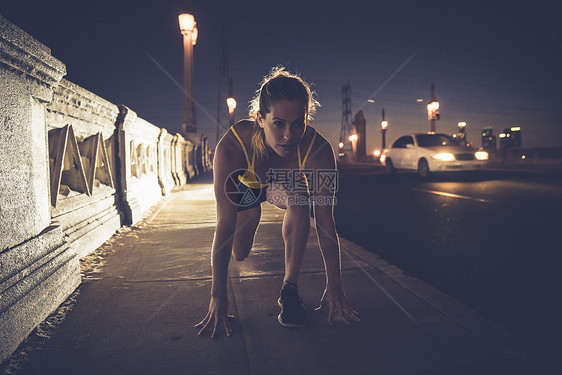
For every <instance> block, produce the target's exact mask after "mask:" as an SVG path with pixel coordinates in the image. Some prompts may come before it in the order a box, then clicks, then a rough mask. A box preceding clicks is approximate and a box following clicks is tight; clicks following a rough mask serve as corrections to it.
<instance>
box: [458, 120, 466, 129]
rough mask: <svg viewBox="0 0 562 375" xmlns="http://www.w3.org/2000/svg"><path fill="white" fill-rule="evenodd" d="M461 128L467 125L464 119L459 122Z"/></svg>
mask: <svg viewBox="0 0 562 375" xmlns="http://www.w3.org/2000/svg"><path fill="white" fill-rule="evenodd" d="M458 126H459V128H464V127H465V126H466V122H464V121H462V122H459V123H458Z"/></svg>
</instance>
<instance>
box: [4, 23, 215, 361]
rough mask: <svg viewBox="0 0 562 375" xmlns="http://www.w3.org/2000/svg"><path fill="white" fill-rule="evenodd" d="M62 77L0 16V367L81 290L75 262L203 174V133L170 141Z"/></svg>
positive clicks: (45, 52)
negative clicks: (47, 319)
mask: <svg viewBox="0 0 562 375" xmlns="http://www.w3.org/2000/svg"><path fill="white" fill-rule="evenodd" d="M65 74H66V67H65V65H64V64H63V63H62V62H60V61H59V60H57V59H56V58H54V57H53V56H51V51H50V49H49V48H48V47H46V46H44V45H42V44H41V43H39V42H38V41H36V40H35V39H33V38H32V37H31V36H29V35H28V34H26V33H25V32H24V31H23V30H21V29H19V28H18V27H17V26H15V25H13V24H11V23H10V22H9V21H8V20H6V19H5V18H3V17H2V16H0V223H1V224H2V225H0V361H3V360H4V359H6V358H7V357H8V356H9V355H10V354H11V353H12V352H13V351H14V350H15V349H16V348H17V346H18V345H19V344H20V343H21V342H22V341H23V340H24V339H25V337H26V336H27V335H28V334H29V333H30V332H31V331H32V330H33V329H34V328H35V327H36V326H37V324H39V323H40V322H41V321H43V320H44V319H45V318H46V317H47V316H48V315H49V314H50V313H51V312H53V311H54V310H55V309H56V308H57V307H58V306H59V305H60V304H61V303H62V302H63V301H64V300H65V299H66V298H67V297H68V296H69V295H70V294H71V293H72V292H73V291H74V290H75V289H76V287H77V286H78V285H79V284H80V282H81V280H80V264H79V258H81V257H83V256H85V255H87V254H89V253H91V252H92V251H93V250H95V249H96V248H97V247H99V246H100V245H101V244H102V243H104V242H105V241H106V240H108V239H109V238H110V237H111V236H112V235H113V234H114V233H115V231H116V230H117V229H118V228H119V227H120V226H122V225H129V224H134V223H136V222H138V221H139V220H140V219H141V218H142V217H143V215H144V214H145V213H146V211H147V210H148V209H149V208H150V207H152V206H153V205H154V204H155V203H156V202H158V201H159V200H160V199H162V197H163V196H165V195H167V194H169V193H170V192H171V191H172V189H173V188H174V187H178V186H181V185H184V184H185V183H186V182H187V181H188V180H189V179H191V178H193V177H194V176H195V175H197V174H199V173H202V172H204V171H208V170H210V169H211V164H210V155H211V152H210V151H209V150H208V146H207V140H206V137H205V136H204V135H202V134H201V133H193V134H188V135H186V138H184V137H183V136H182V135H179V134H176V135H173V134H169V133H168V131H167V130H166V129H163V128H159V127H157V126H155V125H153V124H150V123H149V122H147V121H146V120H143V119H141V118H139V117H138V116H137V114H136V113H135V112H134V111H132V110H131V109H129V108H127V107H126V106H124V105H115V104H113V103H110V102H108V101H107V100H105V99H103V98H101V97H99V96H97V95H95V94H93V93H91V92H89V91H88V90H86V89H84V88H82V87H80V86H78V85H75V84H73V83H72V82H69V81H67V80H65V79H63V78H62V77H63V76H64V75H65Z"/></svg>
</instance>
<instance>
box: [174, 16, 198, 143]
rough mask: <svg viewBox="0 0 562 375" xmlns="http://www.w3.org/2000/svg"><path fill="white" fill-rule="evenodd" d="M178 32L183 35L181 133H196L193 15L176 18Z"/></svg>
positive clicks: (195, 35) (194, 33) (194, 31)
mask: <svg viewBox="0 0 562 375" xmlns="http://www.w3.org/2000/svg"><path fill="white" fill-rule="evenodd" d="M178 19H179V24H180V31H181V34H182V35H183V89H184V95H183V98H184V101H183V117H182V125H181V128H182V131H183V133H184V134H186V133H194V132H196V131H197V124H196V119H195V103H194V102H193V46H194V45H195V44H196V43H197V35H198V31H197V27H196V26H195V25H196V22H195V18H194V17H193V15H191V14H188V13H183V14H180V15H179V16H178Z"/></svg>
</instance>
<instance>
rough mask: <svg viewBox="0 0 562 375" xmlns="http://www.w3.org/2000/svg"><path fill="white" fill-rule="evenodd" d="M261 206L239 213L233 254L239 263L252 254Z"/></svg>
mask: <svg viewBox="0 0 562 375" xmlns="http://www.w3.org/2000/svg"><path fill="white" fill-rule="evenodd" d="M260 217H261V206H257V207H254V208H250V209H249V210H245V211H240V212H238V216H237V218H236V229H235V230H234V240H233V242H232V254H233V255H234V259H236V260H237V261H239V262H240V261H243V260H244V259H246V258H247V257H248V255H249V254H250V250H252V245H253V244H254V236H255V235H256V229H257V228H258V224H259V223H260Z"/></svg>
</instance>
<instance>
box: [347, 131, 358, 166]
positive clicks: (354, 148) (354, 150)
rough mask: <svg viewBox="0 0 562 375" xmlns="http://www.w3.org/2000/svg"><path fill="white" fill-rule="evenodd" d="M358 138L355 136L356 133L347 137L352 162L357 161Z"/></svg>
mask: <svg viewBox="0 0 562 375" xmlns="http://www.w3.org/2000/svg"><path fill="white" fill-rule="evenodd" d="M358 138H359V137H358V136H357V134H356V133H353V134H352V135H350V136H349V141H350V142H351V150H352V153H353V154H352V155H353V156H352V160H353V161H357V139H358Z"/></svg>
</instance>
